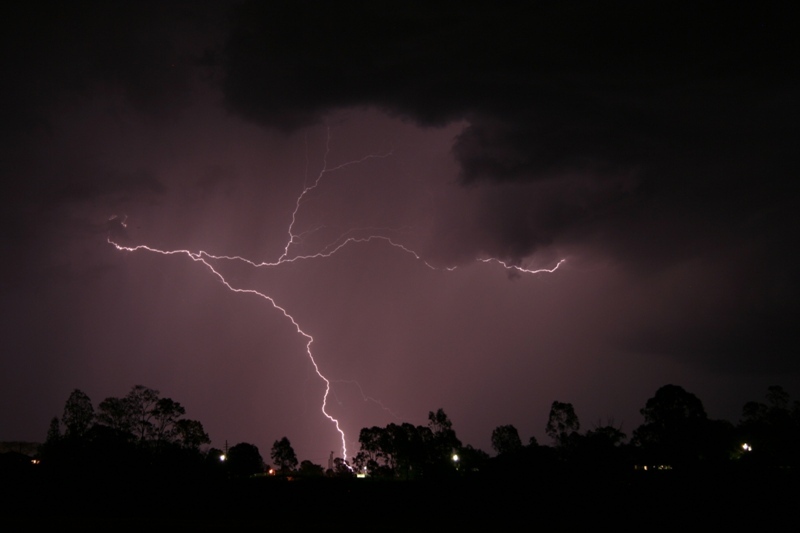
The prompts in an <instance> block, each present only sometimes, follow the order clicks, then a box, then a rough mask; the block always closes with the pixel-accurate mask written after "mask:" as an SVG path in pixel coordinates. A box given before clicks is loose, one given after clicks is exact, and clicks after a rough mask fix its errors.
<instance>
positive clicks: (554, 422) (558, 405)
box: [545, 401, 581, 447]
mask: <svg viewBox="0 0 800 533" xmlns="http://www.w3.org/2000/svg"><path fill="white" fill-rule="evenodd" d="M580 428H581V423H580V421H579V420H578V415H576V414H575V409H574V408H573V407H572V404H571V403H564V402H559V401H555V402H553V404H552V405H551V406H550V415H549V417H548V418H547V426H545V433H547V435H548V436H549V437H550V438H551V439H553V443H554V444H556V445H557V446H560V447H566V446H567V445H568V444H569V441H570V438H571V436H572V435H573V434H576V433H577V432H578V430H579V429H580Z"/></svg>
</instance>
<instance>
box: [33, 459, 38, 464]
mask: <svg viewBox="0 0 800 533" xmlns="http://www.w3.org/2000/svg"><path fill="white" fill-rule="evenodd" d="M31 464H32V465H38V464H39V459H31Z"/></svg>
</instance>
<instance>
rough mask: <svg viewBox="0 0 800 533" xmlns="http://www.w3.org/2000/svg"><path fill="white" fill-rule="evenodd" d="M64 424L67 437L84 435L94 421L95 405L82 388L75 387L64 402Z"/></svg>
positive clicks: (62, 417)
mask: <svg viewBox="0 0 800 533" xmlns="http://www.w3.org/2000/svg"><path fill="white" fill-rule="evenodd" d="M61 422H62V423H63V424H64V427H65V431H64V436H65V437H66V438H78V437H82V436H83V435H84V433H86V432H87V431H88V430H89V428H90V427H92V423H93V422H94V407H93V406H92V400H90V399H89V396H87V395H86V393H85V392H83V391H82V390H80V389H75V390H74V391H72V393H71V394H70V395H69V398H67V402H66V404H64V414H63V415H62V416H61Z"/></svg>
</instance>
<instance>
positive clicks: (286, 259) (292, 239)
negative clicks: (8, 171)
mask: <svg viewBox="0 0 800 533" xmlns="http://www.w3.org/2000/svg"><path fill="white" fill-rule="evenodd" d="M329 153H330V128H328V130H327V139H326V145H325V154H324V157H323V165H322V170H321V171H320V172H319V174H318V175H317V176H316V178H315V179H314V180H313V182H311V183H310V184H308V180H306V183H305V184H304V186H303V190H302V191H301V192H300V194H299V195H298V196H297V198H296V200H295V205H294V210H293V211H292V215H291V221H290V223H289V227H288V231H287V233H288V237H287V240H286V244H285V246H284V248H283V252H282V253H281V255H280V256H279V257H278V259H277V260H275V261H271V262H270V261H263V262H256V261H253V260H250V259H247V258H245V257H242V256H238V255H237V256H228V255H213V254H210V253H208V252H206V251H203V250H199V251H196V252H193V251H191V250H184V249H177V250H162V249H159V248H153V247H151V246H147V245H144V244H140V245H137V246H124V245H122V244H119V243H117V242H116V241H115V240H113V239H112V237H111V235H109V236H108V238H107V242H108V243H109V244H111V245H113V246H114V247H115V248H116V249H117V250H119V251H124V252H138V251H146V252H151V253H156V254H161V255H165V256H172V255H185V256H186V257H188V258H189V259H191V260H192V261H194V262H196V263H201V264H202V265H203V266H205V267H206V268H207V269H208V270H209V272H211V274H212V275H213V276H215V277H216V278H217V279H218V280H219V281H220V282H221V283H222V284H223V285H224V286H225V287H226V288H227V289H228V290H230V291H231V292H234V293H241V294H252V295H254V296H258V297H259V298H262V299H264V300H266V301H267V302H269V304H270V305H271V306H272V307H273V308H274V309H275V310H277V311H278V312H280V313H281V314H282V315H283V316H284V317H285V318H286V319H287V320H289V322H291V324H292V325H293V326H294V328H295V330H296V331H297V333H298V334H299V335H300V336H302V337H303V338H304V339H305V340H306V355H307V356H308V359H309V361H310V362H311V365H312V366H313V367H314V371H315V372H316V374H317V376H319V378H320V379H321V380H322V381H323V382H324V383H325V394H324V395H323V397H322V406H321V411H322V414H323V415H324V416H325V418H327V419H328V420H330V421H331V423H332V424H333V425H334V427H335V428H336V431H337V432H338V433H339V436H340V438H341V441H342V458H343V459H344V460H345V464H347V462H346V460H347V439H346V437H345V433H344V430H342V428H341V424H340V423H339V420H338V419H337V418H335V417H334V416H332V415H331V414H330V413H329V412H328V410H327V407H328V399H329V396H330V395H331V393H332V388H331V383H332V382H331V380H330V379H328V378H327V377H326V376H325V375H324V374H323V373H322V371H321V370H320V368H319V365H318V363H317V360H316V358H315V357H314V353H313V352H312V350H311V346H312V344H313V343H314V337H312V336H311V335H310V334H309V333H307V332H306V331H304V330H303V328H302V327H301V326H300V324H299V323H298V322H297V320H296V319H295V318H294V316H292V315H291V314H290V313H289V311H287V309H286V308H285V307H283V306H281V305H279V304H278V303H277V302H276V301H275V300H274V299H273V298H272V297H271V296H269V295H268V294H264V293H262V292H260V291H257V290H255V289H248V288H241V287H236V286H234V285H233V284H232V283H231V282H229V281H228V280H227V279H226V278H225V276H223V275H222V274H221V273H220V272H219V270H217V269H216V268H214V265H213V264H212V263H213V262H214V261H236V262H243V263H245V264H248V265H250V266H252V267H254V268H263V267H277V266H280V265H285V264H291V263H295V262H298V261H305V260H314V259H325V258H328V257H331V256H333V255H334V254H336V253H337V252H339V251H340V250H342V249H343V248H345V247H346V246H348V245H351V244H369V243H383V244H385V245H388V246H391V247H393V248H396V249H398V250H400V251H401V252H403V253H406V254H409V255H411V256H412V257H414V258H415V259H416V260H418V261H420V262H421V263H422V264H423V265H425V266H426V267H428V268H430V269H432V270H445V271H453V270H455V269H456V268H457V266H446V267H437V266H434V265H433V264H431V263H429V262H428V261H426V260H425V259H423V258H422V256H420V254H418V253H417V252H416V251H414V250H412V249H411V248H408V247H407V246H405V245H403V244H402V243H400V242H397V241H396V240H394V239H392V238H391V237H388V236H386V235H382V234H367V236H360V237H359V236H353V234H354V233H356V232H357V231H370V230H374V229H375V228H362V229H361V230H349V231H347V232H345V233H343V234H341V235H340V236H339V237H338V238H336V239H335V240H334V241H332V242H331V243H329V244H328V245H326V246H324V247H322V248H321V249H320V250H319V251H317V252H315V253H311V254H302V255H301V254H297V255H291V254H290V252H291V249H292V247H293V246H294V245H296V244H298V242H300V241H301V240H302V238H303V236H304V235H307V234H309V233H312V232H314V231H317V230H318V229H320V228H321V226H319V227H317V228H314V229H312V230H308V231H306V232H303V233H297V232H296V231H295V224H296V223H297V218H298V214H299V212H300V208H301V206H302V204H303V202H304V200H305V199H306V197H307V196H308V195H309V194H310V193H312V192H313V191H314V190H315V189H316V188H317V187H318V186H319V185H320V183H321V182H322V180H323V178H324V177H325V176H326V175H327V174H330V173H332V172H336V171H339V170H343V169H346V168H348V167H351V166H354V165H359V164H362V163H364V162H366V161H368V160H371V159H381V158H386V157H389V156H391V155H392V152H391V151H389V152H387V153H384V154H372V155H367V156H364V157H362V158H361V159H357V160H353V161H348V162H345V163H342V164H340V165H337V166H332V167H328V155H329ZM109 221H110V222H114V223H116V224H119V225H120V226H121V227H123V228H125V227H127V217H123V218H121V219H120V218H119V217H117V216H116V215H115V216H112V217H111V218H110V219H109ZM476 261H480V262H483V263H496V264H498V265H500V266H501V267H502V268H504V269H505V270H508V271H514V272H518V273H523V274H540V273H553V272H555V271H556V270H557V269H558V268H559V267H560V266H561V265H562V264H563V263H564V261H565V259H561V260H560V261H559V262H558V263H557V264H556V265H555V266H554V267H553V268H550V269H547V268H540V269H528V268H523V267H521V266H517V265H513V264H509V263H508V262H506V261H502V260H500V259H497V258H493V257H489V258H478V259H476ZM341 382H342V383H355V382H349V381H341ZM356 385H357V386H358V388H359V390H360V391H361V395H362V398H363V399H364V401H372V402H376V403H377V404H378V405H380V407H381V408H383V409H384V410H386V411H388V412H389V413H390V414H392V416H395V418H397V417H396V415H394V413H392V412H391V410H389V409H388V408H386V407H385V406H384V405H383V404H382V403H380V402H379V401H378V400H375V399H374V398H371V397H369V396H366V395H365V394H364V392H363V390H362V389H361V385H359V384H357V383H356ZM348 467H349V465H348Z"/></svg>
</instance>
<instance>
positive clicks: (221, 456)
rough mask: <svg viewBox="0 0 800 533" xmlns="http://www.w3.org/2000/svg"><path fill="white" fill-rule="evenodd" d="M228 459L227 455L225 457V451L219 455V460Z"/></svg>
mask: <svg viewBox="0 0 800 533" xmlns="http://www.w3.org/2000/svg"><path fill="white" fill-rule="evenodd" d="M227 459H228V458H227V457H225V454H224V453H223V454H220V456H219V460H220V461H223V462H224V461H225V460H227Z"/></svg>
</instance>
